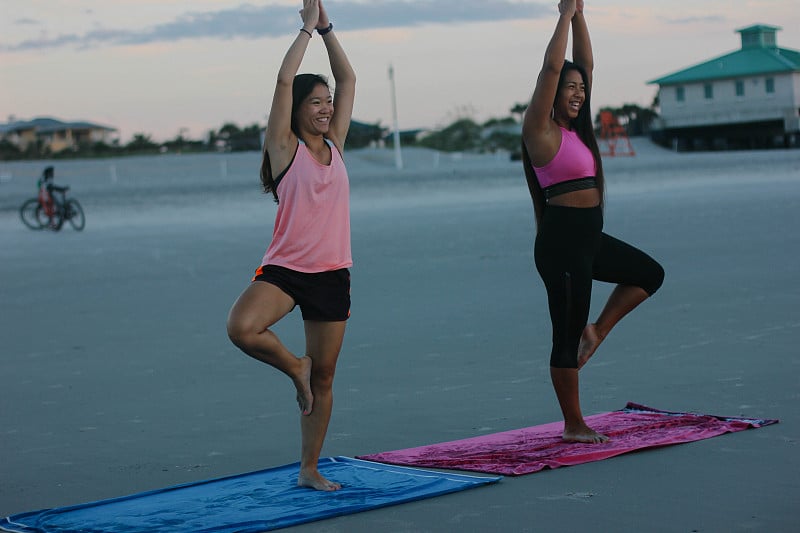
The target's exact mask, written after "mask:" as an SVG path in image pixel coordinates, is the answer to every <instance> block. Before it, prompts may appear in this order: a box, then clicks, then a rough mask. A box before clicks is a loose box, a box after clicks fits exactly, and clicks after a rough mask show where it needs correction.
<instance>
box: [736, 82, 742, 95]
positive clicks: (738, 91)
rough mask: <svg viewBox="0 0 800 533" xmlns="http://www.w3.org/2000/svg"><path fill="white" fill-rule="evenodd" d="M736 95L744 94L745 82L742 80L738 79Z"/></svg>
mask: <svg viewBox="0 0 800 533" xmlns="http://www.w3.org/2000/svg"><path fill="white" fill-rule="evenodd" d="M736 96H744V82H743V81H742V80H737V81H736Z"/></svg>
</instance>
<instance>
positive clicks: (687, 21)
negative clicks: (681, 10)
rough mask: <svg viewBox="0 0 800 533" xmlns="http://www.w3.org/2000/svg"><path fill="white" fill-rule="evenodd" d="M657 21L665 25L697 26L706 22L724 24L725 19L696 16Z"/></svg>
mask: <svg viewBox="0 0 800 533" xmlns="http://www.w3.org/2000/svg"><path fill="white" fill-rule="evenodd" d="M659 20H660V21H661V22H664V23H666V24H680V25H684V24H697V23H706V22H710V23H712V24H714V23H717V22H725V21H726V20H727V19H726V18H725V17H722V16H719V15H706V16H702V17H701V16H698V17H683V18H670V17H659Z"/></svg>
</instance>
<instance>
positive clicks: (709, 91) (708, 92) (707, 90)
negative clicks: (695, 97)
mask: <svg viewBox="0 0 800 533" xmlns="http://www.w3.org/2000/svg"><path fill="white" fill-rule="evenodd" d="M703 94H705V97H706V100H711V99H712V98H714V86H713V85H711V84H710V83H706V84H705V85H703Z"/></svg>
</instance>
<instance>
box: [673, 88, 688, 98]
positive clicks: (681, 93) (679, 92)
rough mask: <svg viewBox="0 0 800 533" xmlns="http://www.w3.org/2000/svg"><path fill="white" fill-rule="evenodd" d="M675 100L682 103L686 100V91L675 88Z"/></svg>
mask: <svg viewBox="0 0 800 533" xmlns="http://www.w3.org/2000/svg"><path fill="white" fill-rule="evenodd" d="M675 99H676V100H678V101H679V102H683V101H685V100H686V90H684V88H683V87H676V88H675Z"/></svg>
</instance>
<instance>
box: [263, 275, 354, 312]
mask: <svg viewBox="0 0 800 533" xmlns="http://www.w3.org/2000/svg"><path fill="white" fill-rule="evenodd" d="M253 281H266V282H267V283H272V284H273V285H275V286H276V287H278V288H279V289H281V290H282V291H283V292H285V293H286V294H288V295H289V296H291V298H292V299H293V300H294V303H295V305H299V306H300V313H302V315H303V320H314V321H317V322H341V321H344V320H347V319H348V318H350V271H349V270H348V269H346V268H341V269H339V270H331V271H329V272H316V273H312V274H307V273H305V272H297V271H295V270H291V269H288V268H284V267H279V266H275V265H262V266H260V267H258V269H257V270H256V275H255V276H253Z"/></svg>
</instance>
